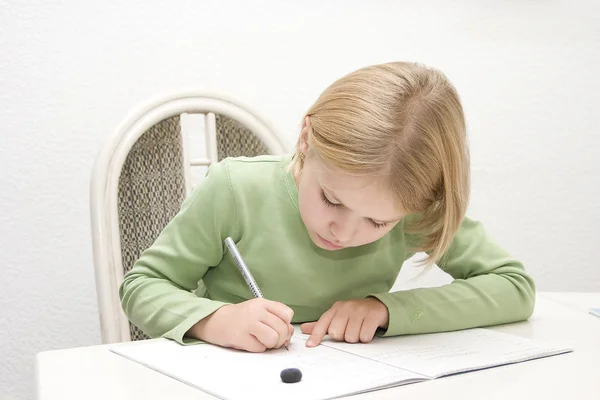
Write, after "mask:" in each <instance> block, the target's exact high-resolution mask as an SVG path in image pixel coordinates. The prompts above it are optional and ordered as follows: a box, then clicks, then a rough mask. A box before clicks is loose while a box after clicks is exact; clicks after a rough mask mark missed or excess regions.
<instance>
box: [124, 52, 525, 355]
mask: <svg viewBox="0 0 600 400" xmlns="http://www.w3.org/2000/svg"><path fill="white" fill-rule="evenodd" d="M468 198H469V157H468V150H467V144H466V133H465V121H464V116H463V110H462V106H461V103H460V100H459V97H458V94H457V93H456V91H455V89H454V88H453V86H452V85H451V84H450V83H449V82H448V80H447V79H446V77H445V76H444V75H443V74H442V73H441V72H439V71H437V70H434V69H431V68H427V67H424V66H421V65H418V64H412V63H402V62H395V63H388V64H383V65H375V66H370V67H367V68H363V69H360V70H358V71H355V72H353V73H351V74H349V75H347V76H345V77H343V78H341V79H339V80H338V81H336V82H335V83H333V84H332V85H331V86H330V87H328V88H327V89H326V90H325V91H324V92H323V93H322V95H321V96H320V97H319V98H318V99H317V101H316V103H315V104H314V105H313V106H312V107H311V108H310V110H309V111H308V113H307V114H306V116H305V118H304V120H303V123H302V130H301V133H300V135H299V139H298V143H297V148H296V152H295V154H294V155H293V156H260V157H255V158H244V157H241V158H230V159H226V160H224V161H222V162H220V163H218V164H214V165H213V166H211V167H210V169H209V172H208V173H207V176H206V178H205V179H204V180H203V181H202V183H201V184H200V185H199V186H198V187H197V189H196V190H195V191H194V193H193V194H192V195H191V196H190V198H189V199H187V200H186V201H185V202H184V204H183V206H182V208H181V211H180V212H179V213H178V215H177V216H176V217H175V218H174V219H173V220H172V221H171V222H170V223H169V224H168V225H167V226H166V227H165V229H164V231H163V232H162V233H161V234H160V235H159V237H158V238H157V240H156V242H155V243H154V244H153V245H152V246H151V247H150V248H149V249H148V250H146V251H145V252H144V253H143V254H142V256H141V258H140V259H139V260H138V261H137V262H136V264H135V265H134V267H133V269H132V270H131V271H130V272H129V273H128V274H127V275H126V276H125V279H124V282H123V284H122V286H121V288H120V296H121V300H122V305H123V309H124V311H125V313H126V315H127V316H128V318H129V319H130V320H131V321H132V323H134V324H135V325H137V326H138V327H140V328H141V329H142V330H144V331H145V332H146V333H147V334H148V335H149V336H151V337H159V336H160V337H166V338H170V339H173V340H176V341H178V342H180V343H193V342H198V341H206V342H210V343H214V344H217V345H221V346H227V347H232V348H237V349H243V350H247V351H251V352H261V351H265V350H266V349H270V348H279V347H281V346H283V345H287V343H288V341H289V339H290V337H291V335H292V333H293V327H292V325H291V323H303V324H302V325H301V329H302V332H304V333H306V334H310V337H309V339H308V341H307V345H308V346H315V345H317V344H319V343H320V341H321V340H322V338H323V337H324V335H326V334H328V335H329V336H330V337H331V338H333V339H335V340H344V341H347V342H359V341H360V342H369V341H370V340H371V339H372V338H373V336H374V335H375V334H379V335H383V336H392V335H403V334H415V333H425V332H439V331H449V330H457V329H465V328H471V327H478V326H486V325H492V324H501V323H507V322H513V321H519V320H523V319H526V318H528V317H529V316H530V315H531V313H532V311H533V306H534V298H535V289H534V283H533V281H532V279H531V278H530V277H529V276H528V275H527V274H526V273H525V271H524V269H523V266H522V264H521V263H520V262H519V261H517V260H515V259H514V258H512V257H511V256H510V255H509V254H507V252H505V251H504V250H503V249H502V248H501V247H499V246H498V245H497V244H495V243H494V242H493V240H492V239H491V238H490V237H489V236H488V234H487V233H486V232H485V230H484V229H483V227H482V225H481V224H480V223H478V222H476V221H474V220H471V219H469V218H467V217H465V211H466V208H467V203H468ZM228 236H231V237H232V238H233V240H234V241H235V242H236V243H237V245H238V248H239V250H240V252H241V254H242V256H243V257H244V259H245V261H246V263H247V264H248V266H249V268H250V269H251V271H252V274H253V275H254V278H255V279H256V281H257V282H258V285H259V286H260V287H261V289H262V291H263V294H264V296H265V298H266V299H269V300H264V299H253V296H252V293H251V292H250V290H249V289H248V287H247V286H246V284H245V282H244V280H243V278H242V276H241V275H240V273H239V271H238V270H237V268H236V266H235V264H234V261H233V259H232V257H231V254H229V252H227V251H226V247H225V246H224V243H223V241H224V239H225V238H226V237H228ZM417 251H423V252H425V253H426V254H427V256H428V257H427V259H426V260H424V261H425V263H426V265H431V264H433V263H436V262H437V263H438V265H439V266H440V267H441V268H442V269H443V270H445V271H446V272H447V273H449V274H450V275H451V276H452V277H454V281H453V282H452V283H451V284H448V285H446V286H442V287H437V288H423V289H414V290H406V291H400V292H395V293H390V292H389V290H390V289H391V287H392V285H393V283H394V281H395V280H396V277H397V275H398V273H399V270H400V267H401V266H402V263H403V262H404V261H405V260H406V259H408V258H410V257H411V256H412V255H414V254H415V252H417ZM192 291H195V293H194V292H192Z"/></svg>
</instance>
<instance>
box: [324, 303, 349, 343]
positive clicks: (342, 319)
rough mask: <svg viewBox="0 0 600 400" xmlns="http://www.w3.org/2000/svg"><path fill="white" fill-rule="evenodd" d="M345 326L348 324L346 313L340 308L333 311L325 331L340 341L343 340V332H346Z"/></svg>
mask: <svg viewBox="0 0 600 400" xmlns="http://www.w3.org/2000/svg"><path fill="white" fill-rule="evenodd" d="M346 326H348V315H347V314H346V313H344V312H343V311H341V310H338V312H336V313H335V317H334V318H333V319H332V320H331V322H330V323H329V329H327V333H329V336H331V338H332V339H334V340H338V341H342V340H344V334H345V333H346Z"/></svg>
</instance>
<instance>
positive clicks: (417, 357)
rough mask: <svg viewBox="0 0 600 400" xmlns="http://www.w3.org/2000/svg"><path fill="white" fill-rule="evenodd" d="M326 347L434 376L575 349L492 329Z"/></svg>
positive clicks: (378, 339) (336, 344) (382, 339)
mask: <svg viewBox="0 0 600 400" xmlns="http://www.w3.org/2000/svg"><path fill="white" fill-rule="evenodd" d="M324 344H325V345H326V346H329V347H332V348H336V349H340V350H343V351H346V352H351V353H354V354H358V355H361V356H363V357H367V358H370V359H373V360H377V361H380V362H382V363H386V364H389V365H394V366H398V367H402V368H406V369H408V370H410V371H413V372H416V373H419V374H421V375H425V376H427V377H430V378H432V379H434V378H439V377H441V376H444V375H449V374H453V373H458V372H464V371H471V370H477V369H482V368H488V367H493V366H499V365H504V364H510V363H515V362H522V361H527V360H531V359H534V358H540V357H544V356H550V355H555V354H560V353H566V352H569V351H572V349H571V348H569V347H558V346H550V345H546V344H542V343H538V342H536V341H533V340H530V339H526V338H522V337H519V336H514V335H508V334H504V333H500V332H495V331H491V330H488V329H469V330H463V331H456V332H444V333H430V334H423V335H410V336H397V337H392V338H379V337H378V338H375V339H374V340H373V341H372V342H371V343H366V344H365V343H357V344H351V343H343V342H332V341H327V342H324Z"/></svg>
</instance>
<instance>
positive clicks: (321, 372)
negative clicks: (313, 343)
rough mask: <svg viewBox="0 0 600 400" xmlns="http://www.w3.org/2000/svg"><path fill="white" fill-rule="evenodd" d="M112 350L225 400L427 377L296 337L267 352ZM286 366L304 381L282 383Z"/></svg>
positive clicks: (329, 393)
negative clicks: (287, 345)
mask: <svg viewBox="0 0 600 400" xmlns="http://www.w3.org/2000/svg"><path fill="white" fill-rule="evenodd" d="M111 350H112V351H113V352H115V353H117V354H120V355H122V356H124V357H126V358H129V359H131V360H133V361H136V362H138V363H140V364H143V365H145V366H147V367H149V368H151V369H154V370H155V371H158V372H160V373H163V374H165V375H168V376H170V377H172V378H175V379H177V380H179V381H181V382H183V383H186V384H188V385H191V386H194V387H196V388H198V389H200V390H203V391H205V392H208V393H210V394H212V395H214V396H217V397H220V398H223V399H265V398H268V399H270V398H273V399H286V400H287V399H327V398H333V397H339V396H343V395H349V394H353V393H358V392H364V391H370V390H373V389H377V388H378V387H385V386H394V385H397V384H400V382H402V383H412V382H416V381H419V380H424V379H426V378H424V377H423V376H419V375H417V374H414V373H411V372H409V371H405V370H402V369H398V368H395V367H392V366H390V365H386V364H382V363H379V362H376V361H372V360H367V359H364V358H362V357H358V356H355V355H351V354H348V353H345V352H342V351H338V350H335V349H332V348H329V347H326V346H318V347H316V348H307V347H306V346H305V341H304V340H303V339H302V338H296V337H295V338H294V339H293V340H292V344H291V345H290V346H289V351H287V350H285V349H284V348H282V349H278V350H270V351H267V352H265V353H248V352H243V351H237V350H232V349H225V348H221V347H218V346H212V345H208V344H199V345H193V346H181V345H179V344H178V343H176V342H174V341H167V340H161V341H150V342H133V343H126V344H120V345H116V346H114V347H112V348H111ZM285 368H299V369H300V370H301V371H302V374H303V376H302V380H301V381H300V382H298V383H293V384H286V383H283V382H282V381H281V378H280V376H279V374H280V372H281V370H283V369H285Z"/></svg>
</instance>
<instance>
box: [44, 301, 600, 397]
mask: <svg viewBox="0 0 600 400" xmlns="http://www.w3.org/2000/svg"><path fill="white" fill-rule="evenodd" d="M599 306H600V293H539V294H538V295H537V299H536V308H535V311H534V314H533V316H532V317H531V318H530V319H529V320H527V321H523V322H519V323H515V324H507V325H501V326H495V327H491V328H490V329H493V330H495V331H500V332H505V333H510V334H514V335H519V336H522V337H527V338H531V339H534V340H540V341H554V340H557V341H561V342H564V343H566V344H567V345H570V346H571V347H573V348H574V350H575V351H574V352H572V353H568V354H563V355H559V356H554V357H548V358H543V359H538V360H533V361H529V362H524V363H518V364H513V365H507V366H502V367H497V368H490V369H486V370H480V371H474V372H469V373H465V374H458V375H453V376H448V377H444V378H440V379H435V380H431V381H427V382H422V383H416V384H411V385H406V386H399V387H395V388H391V389H386V390H379V391H375V392H370V393H366V394H362V395H358V396H352V398H353V399H358V398H360V399H398V398H401V397H403V398H406V396H408V398H417V397H418V398H419V399H420V400H423V399H439V398H444V399H461V400H465V399H481V398H485V399H486V400H490V399H506V398H511V399H512V400H517V399H526V398H527V399H529V398H531V397H534V398H544V399H559V398H560V399H564V398H576V399H596V400H597V399H598V398H600V397H599V396H600V318H598V317H596V316H593V315H591V314H589V313H588V310H589V308H591V307H599ZM155 340H165V339H155ZM110 346H111V345H99V346H89V347H80V348H73V349H66V350H54V351H47V352H42V353H39V354H38V355H37V365H36V375H37V395H38V396H37V398H38V399H39V400H57V399H61V400H71V399H73V400H74V399H78V400H79V399H82V398H85V399H87V400H95V399H103V400H104V399H111V400H121V399H123V400H125V399H127V400H135V399H144V400H154V399H156V400H158V399H161V400H162V399H165V398H177V399H180V400H187V399H194V400H196V399H214V397H212V396H210V395H208V394H206V393H204V392H202V391H199V390H197V389H195V388H193V387H191V386H187V385H185V384H183V383H180V382H178V381H176V380H175V379H172V378H170V377H167V376H165V375H162V374H160V373H158V372H155V371H153V370H150V369H148V368H146V367H144V366H142V365H140V364H137V363H135V362H133V361H130V360H127V359H125V358H123V357H121V356H119V355H117V354H114V353H112V352H110V351H109V348H110Z"/></svg>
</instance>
